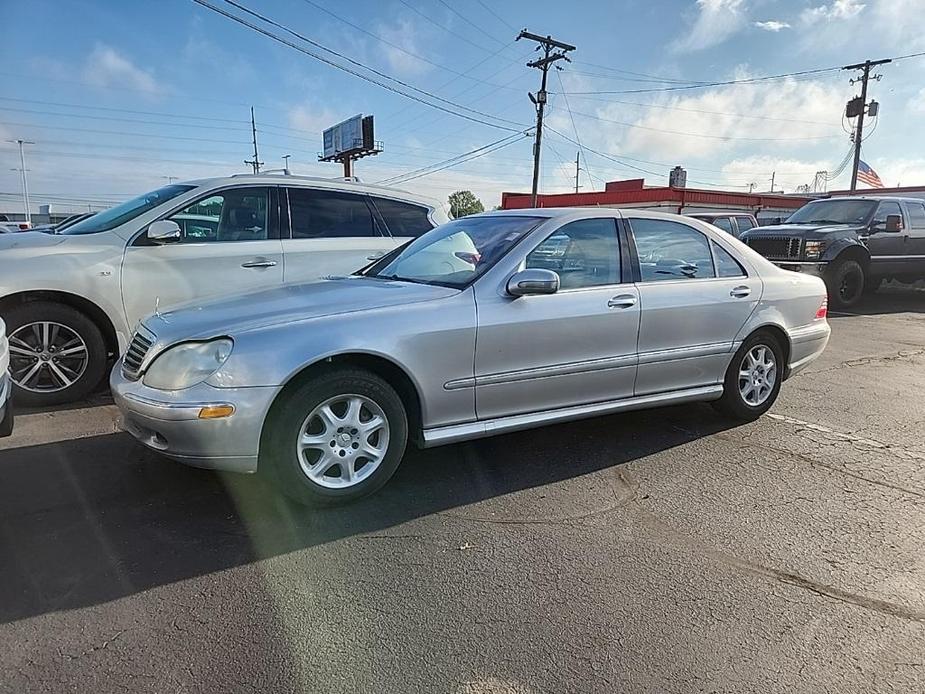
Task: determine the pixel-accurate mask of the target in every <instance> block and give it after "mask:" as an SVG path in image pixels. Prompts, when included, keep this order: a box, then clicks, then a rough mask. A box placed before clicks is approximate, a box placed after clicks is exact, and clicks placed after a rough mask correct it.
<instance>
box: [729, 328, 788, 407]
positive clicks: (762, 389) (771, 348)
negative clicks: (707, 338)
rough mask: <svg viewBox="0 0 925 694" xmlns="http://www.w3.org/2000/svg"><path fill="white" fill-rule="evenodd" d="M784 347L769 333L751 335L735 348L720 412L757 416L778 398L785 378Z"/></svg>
mask: <svg viewBox="0 0 925 694" xmlns="http://www.w3.org/2000/svg"><path fill="white" fill-rule="evenodd" d="M784 367H785V365H784V357H783V350H782V349H781V346H780V343H779V342H778V341H777V338H775V337H774V335H772V334H771V333H769V332H764V331H762V332H757V333H755V334H753V335H751V336H750V337H749V338H748V339H747V340H745V342H743V343H742V346H741V347H739V349H738V350H737V351H736V353H735V355H734V356H733V358H732V361H731V362H730V363H729V367H728V368H727V369H726V377H725V379H724V380H723V397H722V398H721V399H719V400H717V401H716V403H715V407H716V409H718V410H719V411H720V412H722V413H723V414H725V415H728V416H730V417H733V418H735V419H741V420H746V421H750V420H753V419H757V418H758V417H760V416H761V415H763V414H764V413H765V412H767V411H768V410H769V409H771V406H772V405H773V404H774V401H775V400H777V395H778V393H780V384H781V381H782V380H783V378H784Z"/></svg>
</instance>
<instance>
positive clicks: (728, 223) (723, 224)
mask: <svg viewBox="0 0 925 694" xmlns="http://www.w3.org/2000/svg"><path fill="white" fill-rule="evenodd" d="M713 226H715V227H719V228H720V229H722V230H723V231H725V232H726V233H727V234H735V229H733V228H732V220H731V219H730V218H729V217H717V218H716V219H714V220H713Z"/></svg>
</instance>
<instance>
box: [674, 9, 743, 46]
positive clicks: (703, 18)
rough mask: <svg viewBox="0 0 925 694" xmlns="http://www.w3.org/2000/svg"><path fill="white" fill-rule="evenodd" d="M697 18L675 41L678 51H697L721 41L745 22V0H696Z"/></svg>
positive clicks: (740, 27)
mask: <svg viewBox="0 0 925 694" xmlns="http://www.w3.org/2000/svg"><path fill="white" fill-rule="evenodd" d="M697 10H698V15H697V19H696V20H695V21H694V24H693V26H692V27H691V28H690V31H689V32H688V34H687V35H686V36H684V37H682V38H679V39H678V40H677V41H675V44H674V49H675V50H676V51H679V52H686V51H699V50H702V49H704V48H710V47H711V46H715V45H717V44H720V43H722V42H723V41H725V40H726V39H728V38H729V37H730V36H732V35H733V34H735V33H736V32H737V31H739V30H740V29H742V28H743V27H744V26H745V24H746V12H745V10H746V8H745V0H697Z"/></svg>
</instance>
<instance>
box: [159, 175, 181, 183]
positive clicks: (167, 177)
mask: <svg viewBox="0 0 925 694" xmlns="http://www.w3.org/2000/svg"><path fill="white" fill-rule="evenodd" d="M161 178H166V179H167V184H168V185H169V184H171V183H173V182H174V181H176V180H177V177H176V176H161Z"/></svg>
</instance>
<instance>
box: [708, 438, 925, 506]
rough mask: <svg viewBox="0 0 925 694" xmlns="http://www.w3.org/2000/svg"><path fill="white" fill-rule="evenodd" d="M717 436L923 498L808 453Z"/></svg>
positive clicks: (918, 493) (921, 494) (910, 490)
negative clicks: (823, 460) (812, 456)
mask: <svg viewBox="0 0 925 694" xmlns="http://www.w3.org/2000/svg"><path fill="white" fill-rule="evenodd" d="M717 438H719V439H722V440H724V441H730V442H734V443H738V444H740V445H742V446H747V447H749V448H752V449H755V450H767V451H773V452H775V453H780V454H781V455H784V456H787V457H791V458H796V459H797V460H802V461H803V462H805V463H809V464H810V465H813V466H817V467H822V468H825V469H826V470H832V471H833V472H836V473H838V474H840V475H844V476H845V477H851V478H852V479H856V480H860V481H861V482H866V483H868V484H873V485H876V486H878V487H885V488H886V489H892V490H894V491H898V492H902V493H903V494H908V495H910V496H915V497H918V498H920V499H925V491H917V490H915V489H910V488H909V487H903V486H902V485H899V484H893V483H892V482H885V481H883V480H875V479H871V478H870V477H865V476H864V475H860V474H858V473H856V472H851V471H850V470H846V469H845V468H842V467H839V466H838V465H832V464H831V463H825V462H822V461H821V460H816V459H815V458H811V457H809V456H808V455H804V454H803V453H797V452H796V451H791V450H788V449H786V448H778V447H777V446H773V445H771V444H768V443H761V444H754V443H750V442H749V441H747V440H745V439H742V438H739V437H736V436H729V435H727V434H717Z"/></svg>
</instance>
